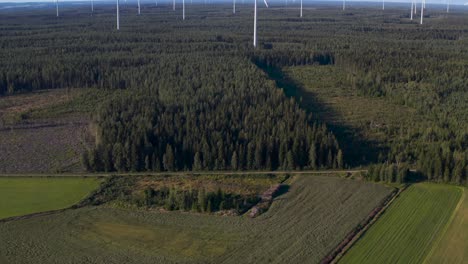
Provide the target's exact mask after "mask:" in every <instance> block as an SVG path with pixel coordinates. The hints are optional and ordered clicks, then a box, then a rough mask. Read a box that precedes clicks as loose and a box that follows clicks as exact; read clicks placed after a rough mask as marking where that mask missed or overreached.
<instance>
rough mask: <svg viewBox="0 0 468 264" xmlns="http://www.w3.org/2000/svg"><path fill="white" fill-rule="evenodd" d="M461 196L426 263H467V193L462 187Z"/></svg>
mask: <svg viewBox="0 0 468 264" xmlns="http://www.w3.org/2000/svg"><path fill="white" fill-rule="evenodd" d="M462 190H463V194H462V198H461V199H460V202H459V203H458V205H457V207H456V212H455V214H453V216H452V217H453V219H452V221H451V223H450V225H449V226H448V228H447V231H446V232H445V234H444V235H443V236H442V237H441V239H440V240H439V241H438V243H437V244H436V245H434V247H433V250H432V253H431V254H429V257H428V258H427V263H434V264H437V263H468V195H467V191H468V190H467V189H466V188H464V189H462Z"/></svg>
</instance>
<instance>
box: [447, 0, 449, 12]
mask: <svg viewBox="0 0 468 264" xmlns="http://www.w3.org/2000/svg"><path fill="white" fill-rule="evenodd" d="M449 11H450V0H447V13H448V12H449Z"/></svg>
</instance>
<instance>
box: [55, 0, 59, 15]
mask: <svg viewBox="0 0 468 264" xmlns="http://www.w3.org/2000/svg"><path fill="white" fill-rule="evenodd" d="M55 10H56V11H57V17H58V16H59V12H58V0H55Z"/></svg>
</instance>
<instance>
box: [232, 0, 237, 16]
mask: <svg viewBox="0 0 468 264" xmlns="http://www.w3.org/2000/svg"><path fill="white" fill-rule="evenodd" d="M232 13H233V14H235V13H236V0H232Z"/></svg>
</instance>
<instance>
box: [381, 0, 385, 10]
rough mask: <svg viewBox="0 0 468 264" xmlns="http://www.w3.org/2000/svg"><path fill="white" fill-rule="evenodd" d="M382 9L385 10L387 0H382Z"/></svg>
mask: <svg viewBox="0 0 468 264" xmlns="http://www.w3.org/2000/svg"><path fill="white" fill-rule="evenodd" d="M382 10H385V0H382Z"/></svg>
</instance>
